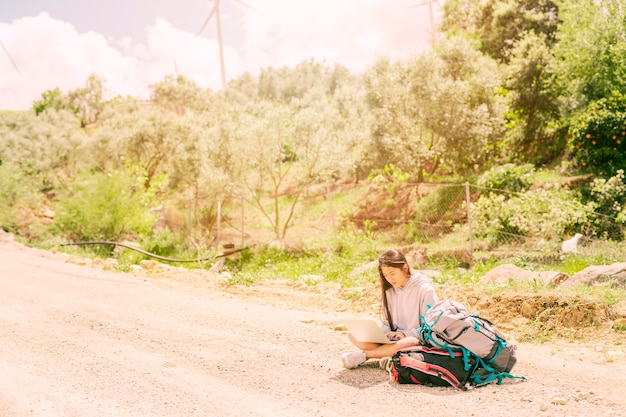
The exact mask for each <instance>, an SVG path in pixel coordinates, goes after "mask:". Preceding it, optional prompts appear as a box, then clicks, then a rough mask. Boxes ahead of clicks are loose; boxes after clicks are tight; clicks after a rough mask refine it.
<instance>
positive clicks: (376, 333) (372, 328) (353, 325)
mask: <svg viewBox="0 0 626 417" xmlns="http://www.w3.org/2000/svg"><path fill="white" fill-rule="evenodd" d="M343 324H345V325H346V327H347V328H348V331H350V333H351V334H352V336H354V338H355V339H356V340H357V341H359V342H373V343H382V344H384V343H393V341H392V340H389V338H388V337H387V335H385V332H383V331H382V329H381V328H380V327H379V326H378V324H377V323H376V322H375V321H374V320H372V319H368V318H354V317H345V318H344V319H343Z"/></svg>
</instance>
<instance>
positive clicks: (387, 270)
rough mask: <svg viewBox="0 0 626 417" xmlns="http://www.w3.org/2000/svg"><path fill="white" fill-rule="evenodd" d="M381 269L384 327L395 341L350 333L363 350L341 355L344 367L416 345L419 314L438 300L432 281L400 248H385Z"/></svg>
mask: <svg viewBox="0 0 626 417" xmlns="http://www.w3.org/2000/svg"><path fill="white" fill-rule="evenodd" d="M378 272H379V274H380V283H381V289H382V298H381V303H382V306H381V307H382V308H381V310H382V326H381V328H382V330H383V331H384V332H385V333H386V334H387V337H388V338H389V339H390V340H393V341H394V342H393V343H386V344H378V343H372V342H359V341H357V340H355V339H354V337H353V336H352V334H350V333H348V338H349V339H350V341H351V342H352V343H353V344H354V345H355V346H356V347H357V348H359V349H360V350H358V351H355V352H347V353H344V354H342V355H341V360H342V362H343V366H344V367H345V368H356V367H357V366H359V365H360V364H362V363H363V362H365V361H366V360H367V359H370V358H386V357H390V356H393V355H394V354H395V353H396V352H397V351H399V350H400V349H403V348H406V347H410V346H417V345H418V344H419V339H418V338H417V331H418V329H419V327H420V324H421V321H420V317H421V316H422V315H424V313H425V312H426V310H427V309H428V306H429V305H433V304H435V302H437V295H436V294H435V290H434V288H433V287H432V285H431V284H430V283H429V281H428V280H427V279H426V278H425V277H424V276H423V275H421V274H420V273H419V272H417V271H414V270H411V268H410V266H409V264H408V262H407V260H406V257H405V256H404V255H403V254H402V253H401V252H400V251H398V250H395V249H389V250H387V251H385V253H383V254H382V255H381V256H380V257H379V258H378Z"/></svg>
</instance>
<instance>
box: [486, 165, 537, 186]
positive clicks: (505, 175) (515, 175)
mask: <svg viewBox="0 0 626 417" xmlns="http://www.w3.org/2000/svg"><path fill="white" fill-rule="evenodd" d="M534 174H535V167H534V166H533V165H532V164H523V165H515V164H504V165H500V166H497V167H493V168H491V169H490V170H489V171H486V172H485V173H484V174H483V175H482V176H481V177H480V178H479V179H478V181H477V183H476V185H478V186H479V187H484V188H489V189H495V190H504V191H510V192H516V193H519V192H523V191H525V190H527V189H528V187H530V185H531V184H532V177H533V175H534Z"/></svg>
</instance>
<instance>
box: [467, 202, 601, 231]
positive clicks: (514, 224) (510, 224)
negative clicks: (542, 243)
mask: <svg viewBox="0 0 626 417" xmlns="http://www.w3.org/2000/svg"><path fill="white" fill-rule="evenodd" d="M593 220H594V212H593V205H585V204H583V203H581V202H580V201H579V200H578V199H577V198H576V197H575V195H574V194H573V193H572V192H571V191H567V190H534V191H528V192H526V193H524V194H521V195H516V196H513V197H510V198H506V196H505V195H503V194H496V193H490V194H489V195H483V196H481V197H480V198H479V199H478V201H476V203H474V204H473V205H472V224H473V230H474V232H475V233H476V235H477V236H488V237H490V238H492V240H493V242H494V243H497V242H502V241H505V240H511V239H516V238H519V237H536V238H540V239H545V240H546V241H549V240H561V239H563V238H564V237H565V236H568V235H572V234H574V233H576V232H579V231H581V230H582V231H584V230H585V229H586V228H588V227H589V226H590V224H591V223H592V222H593Z"/></svg>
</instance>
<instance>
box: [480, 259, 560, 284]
mask: <svg viewBox="0 0 626 417" xmlns="http://www.w3.org/2000/svg"><path fill="white" fill-rule="evenodd" d="M568 278H569V276H568V275H567V274H565V273H563V272H556V271H529V270H526V269H523V268H520V267H518V266H516V265H513V264H503V265H498V266H496V267H495V268H493V269H492V270H491V271H489V272H487V274H486V275H485V276H484V277H482V279H481V282H485V283H490V284H504V283H507V282H509V281H513V282H539V283H543V284H545V285H550V286H556V285H559V284H560V283H561V282H563V281H565V280H567V279H568Z"/></svg>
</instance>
